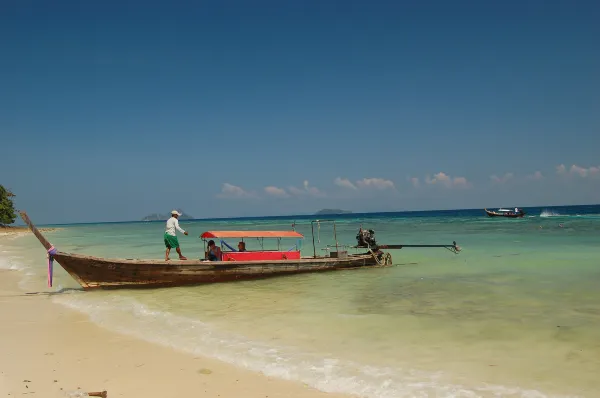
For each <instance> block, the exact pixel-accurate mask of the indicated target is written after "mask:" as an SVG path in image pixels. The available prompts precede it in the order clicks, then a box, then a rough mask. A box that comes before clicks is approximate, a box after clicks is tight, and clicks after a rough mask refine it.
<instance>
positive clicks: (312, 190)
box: [288, 180, 326, 197]
mask: <svg viewBox="0 0 600 398" xmlns="http://www.w3.org/2000/svg"><path fill="white" fill-rule="evenodd" d="M288 191H289V192H290V193H291V194H292V195H296V196H301V195H310V196H321V197H322V196H326V195H325V194H324V193H323V192H321V191H320V190H319V189H318V188H316V187H311V186H310V184H309V182H308V180H304V182H303V184H302V188H296V187H289V188H288Z"/></svg>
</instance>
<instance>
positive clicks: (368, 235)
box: [356, 228, 377, 250]
mask: <svg viewBox="0 0 600 398" xmlns="http://www.w3.org/2000/svg"><path fill="white" fill-rule="evenodd" d="M356 241H357V243H358V245H357V247H370V248H371V249H373V250H377V242H376V241H375V231H373V230H372V229H369V230H366V229H362V228H361V229H359V230H358V234H357V235H356Z"/></svg>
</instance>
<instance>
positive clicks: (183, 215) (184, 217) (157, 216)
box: [141, 209, 194, 221]
mask: <svg viewBox="0 0 600 398" xmlns="http://www.w3.org/2000/svg"><path fill="white" fill-rule="evenodd" d="M176 210H177V211H178V212H180V213H181V215H180V216H179V219H180V220H193V219H194V216H191V215H189V214H186V213H185V211H183V210H181V209H176ZM169 218H171V213H168V214H160V213H153V214H150V215H147V216H146V217H144V218H142V220H141V221H166V220H168V219H169Z"/></svg>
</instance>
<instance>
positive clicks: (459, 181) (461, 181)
mask: <svg viewBox="0 0 600 398" xmlns="http://www.w3.org/2000/svg"><path fill="white" fill-rule="evenodd" d="M452 183H453V184H454V186H455V187H461V188H466V187H468V186H469V185H470V184H469V182H468V181H467V179H466V178H465V177H454V180H452Z"/></svg>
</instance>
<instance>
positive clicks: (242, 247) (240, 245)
mask: <svg viewBox="0 0 600 398" xmlns="http://www.w3.org/2000/svg"><path fill="white" fill-rule="evenodd" d="M238 251H240V252H245V251H246V242H240V243H238Z"/></svg>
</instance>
